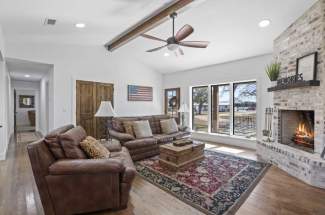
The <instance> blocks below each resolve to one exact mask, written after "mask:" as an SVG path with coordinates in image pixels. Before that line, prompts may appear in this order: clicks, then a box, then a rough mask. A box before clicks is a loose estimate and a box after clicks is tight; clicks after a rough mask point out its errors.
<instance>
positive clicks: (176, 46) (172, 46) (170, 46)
mask: <svg viewBox="0 0 325 215" xmlns="http://www.w3.org/2000/svg"><path fill="white" fill-rule="evenodd" d="M178 47H179V46H178V44H168V46H167V48H168V50H170V51H175V50H177V49H178Z"/></svg>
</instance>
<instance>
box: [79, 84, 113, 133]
mask: <svg viewBox="0 0 325 215" xmlns="http://www.w3.org/2000/svg"><path fill="white" fill-rule="evenodd" d="M113 94H114V87H113V84H106V83H98V82H91V81H79V80H78V81H77V84H76V100H77V101H76V105H77V107H76V111H77V113H76V114H77V116H76V118H77V125H81V126H82V127H83V128H84V129H85V130H86V132H87V134H88V135H90V136H93V137H96V138H104V137H105V136H106V129H105V127H106V125H105V123H106V119H100V118H96V117H95V116H94V115H95V113H96V111H97V109H98V107H99V105H100V103H101V101H111V102H112V104H113Z"/></svg>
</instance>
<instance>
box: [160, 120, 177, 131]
mask: <svg viewBox="0 0 325 215" xmlns="http://www.w3.org/2000/svg"><path fill="white" fill-rule="evenodd" d="M160 125H161V130H162V133H163V134H172V133H176V132H178V126H177V123H176V121H175V119H174V118H172V119H166V120H160Z"/></svg>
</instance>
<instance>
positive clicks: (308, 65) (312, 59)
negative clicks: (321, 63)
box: [296, 52, 317, 81]
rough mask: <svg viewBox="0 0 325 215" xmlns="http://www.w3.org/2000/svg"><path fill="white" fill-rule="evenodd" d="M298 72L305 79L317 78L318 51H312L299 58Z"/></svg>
mask: <svg viewBox="0 0 325 215" xmlns="http://www.w3.org/2000/svg"><path fill="white" fill-rule="evenodd" d="M296 74H297V75H299V74H301V75H302V79H303V80H305V81H310V80H316V78H317V52H313V53H310V54H308V55H305V56H302V57H300V58H298V59H297V68H296Z"/></svg>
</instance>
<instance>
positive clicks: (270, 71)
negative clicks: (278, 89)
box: [265, 62, 281, 87]
mask: <svg viewBox="0 0 325 215" xmlns="http://www.w3.org/2000/svg"><path fill="white" fill-rule="evenodd" d="M280 68H281V63H279V62H274V63H271V64H269V65H267V66H266V69H265V72H266V74H267V76H268V77H269V79H270V81H271V83H272V87H274V86H276V84H277V83H276V82H277V80H278V77H279V74H280Z"/></svg>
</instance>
